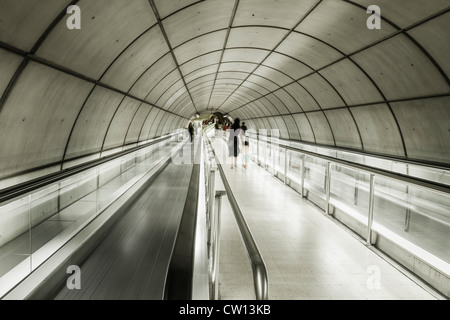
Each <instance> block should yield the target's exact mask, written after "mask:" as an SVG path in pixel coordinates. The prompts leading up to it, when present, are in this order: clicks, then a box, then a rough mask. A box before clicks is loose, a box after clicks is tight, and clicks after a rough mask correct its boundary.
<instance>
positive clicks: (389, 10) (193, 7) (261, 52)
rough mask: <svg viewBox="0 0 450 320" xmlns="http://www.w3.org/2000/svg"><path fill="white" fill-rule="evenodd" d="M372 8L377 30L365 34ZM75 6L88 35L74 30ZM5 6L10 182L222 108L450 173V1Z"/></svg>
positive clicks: (260, 124)
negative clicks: (375, 9)
mask: <svg viewBox="0 0 450 320" xmlns="http://www.w3.org/2000/svg"><path fill="white" fill-rule="evenodd" d="M372 4H376V5H378V6H379V7H380V8H381V17H382V20H381V29H379V30H378V29H375V30H369V29H368V28H367V27H366V21H367V19H368V18H369V16H370V14H368V13H367V12H366V9H367V7H368V6H370V5H372ZM69 5H77V6H78V7H79V8H80V9H81V29H80V30H69V29H68V28H67V25H66V23H67V20H68V18H70V17H71V15H70V14H67V13H66V8H67V7H68V6H69ZM0 6H1V10H0V70H1V72H0V94H1V98H0V179H5V178H10V177H14V176H17V175H20V174H23V173H26V172H32V171H33V170H37V169H43V168H47V171H50V172H51V171H55V170H60V169H61V168H64V166H65V164H67V163H70V161H71V160H74V159H78V161H81V162H82V161H87V160H90V159H92V158H96V157H99V156H100V153H101V151H105V150H115V148H119V149H117V150H121V148H122V147H126V146H131V145H135V144H136V143H138V142H142V141H146V140H148V139H151V138H153V137H157V136H160V135H163V134H166V133H170V132H172V131H174V130H175V129H178V128H183V127H185V126H186V125H187V122H188V121H189V119H190V118H191V117H192V116H193V115H195V114H196V113H204V112H216V111H219V112H222V113H228V114H229V115H231V116H232V117H240V118H241V119H243V120H246V122H247V124H248V127H250V128H252V129H263V128H265V129H279V130H280V134H281V137H282V138H286V139H294V140H299V141H303V142H308V143H314V144H319V145H327V146H333V147H339V148H346V149H354V150H358V151H362V152H367V153H371V154H382V155H387V156H393V157H398V158H405V159H410V160H415V161H423V162H432V163H438V164H441V165H442V164H443V165H446V166H448V165H449V164H450V98H449V97H450V86H449V78H448V74H449V72H450V63H449V59H448V52H449V51H450V40H449V36H448V34H449V31H450V13H449V6H448V0H433V1H425V0H408V1H406V0H404V1H401V0H395V1H392V0H377V1H371V0H355V1H341V0H323V1H318V0H302V1H300V0H207V1H192V0H190V1H189V0H184V1H181V0H176V1H175V0H150V1H149V0H126V1H125V0H95V1H91V0H80V1H63V0H45V1H42V0H26V1H16V0H1V2H0ZM44 171H45V170H44Z"/></svg>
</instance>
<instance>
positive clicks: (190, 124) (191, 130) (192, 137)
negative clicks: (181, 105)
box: [188, 122, 194, 142]
mask: <svg viewBox="0 0 450 320" xmlns="http://www.w3.org/2000/svg"><path fill="white" fill-rule="evenodd" d="M188 131H189V135H190V136H191V142H192V141H194V126H193V125H192V122H190V123H189V127H188Z"/></svg>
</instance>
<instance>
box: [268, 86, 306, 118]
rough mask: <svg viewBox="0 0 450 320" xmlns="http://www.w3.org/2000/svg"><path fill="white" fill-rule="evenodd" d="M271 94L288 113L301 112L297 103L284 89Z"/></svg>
mask: <svg viewBox="0 0 450 320" xmlns="http://www.w3.org/2000/svg"><path fill="white" fill-rule="evenodd" d="M273 94H274V95H275V96H276V97H277V98H278V99H280V101H281V102H282V103H283V104H284V105H285V106H286V108H287V109H288V110H289V113H298V112H302V111H303V110H302V109H301V108H300V105H299V104H298V102H297V101H296V100H295V99H294V98H293V97H292V96H291V95H290V94H289V93H288V92H287V91H286V90H285V89H280V90H277V91H275V92H274V93H273Z"/></svg>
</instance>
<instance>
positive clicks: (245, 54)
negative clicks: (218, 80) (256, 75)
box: [222, 48, 270, 64]
mask: <svg viewBox="0 0 450 320" xmlns="http://www.w3.org/2000/svg"><path fill="white" fill-rule="evenodd" d="M269 53H270V51H269V50H261V49H253V48H237V49H226V50H225V51H224V53H223V58H222V62H224V63H225V62H249V63H256V64H260V63H261V62H262V61H263V60H264V59H265V58H266V57H267V55H268V54H269Z"/></svg>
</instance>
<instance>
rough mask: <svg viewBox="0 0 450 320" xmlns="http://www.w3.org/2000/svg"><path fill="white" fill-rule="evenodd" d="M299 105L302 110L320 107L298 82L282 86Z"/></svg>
mask: <svg viewBox="0 0 450 320" xmlns="http://www.w3.org/2000/svg"><path fill="white" fill-rule="evenodd" d="M284 89H285V90H286V91H287V92H288V93H289V94H290V95H291V96H292V97H293V98H294V99H295V101H297V103H298V104H299V105H300V107H301V108H302V110H303V111H313V110H319V109H320V107H319V105H318V104H317V102H316V101H315V100H314V99H313V97H312V96H311V94H309V93H308V91H306V90H305V89H304V88H303V87H302V86H301V85H300V84H298V83H297V82H296V83H293V84H290V85H288V86H286V87H285V88H284Z"/></svg>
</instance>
